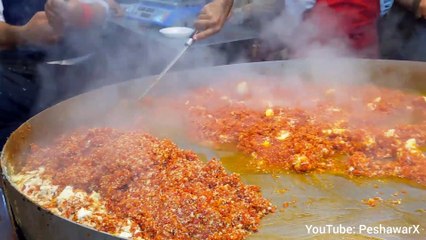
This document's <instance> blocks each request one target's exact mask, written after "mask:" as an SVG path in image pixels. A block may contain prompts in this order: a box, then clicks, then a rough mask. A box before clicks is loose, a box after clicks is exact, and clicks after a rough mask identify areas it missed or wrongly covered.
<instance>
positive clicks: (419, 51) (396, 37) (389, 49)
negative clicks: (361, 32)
mask: <svg viewBox="0 0 426 240" xmlns="http://www.w3.org/2000/svg"><path fill="white" fill-rule="evenodd" d="M379 33H380V46H381V55H382V58H385V59H397V60H414V61H426V47H424V43H425V42H426V20H425V19H423V18H421V19H417V18H416V17H415V16H414V14H413V13H412V12H409V11H407V10H406V9H405V8H403V7H402V6H399V5H398V4H394V6H393V7H392V10H391V11H390V12H389V13H388V14H387V15H386V16H385V17H384V18H383V19H381V21H380V24H379Z"/></svg>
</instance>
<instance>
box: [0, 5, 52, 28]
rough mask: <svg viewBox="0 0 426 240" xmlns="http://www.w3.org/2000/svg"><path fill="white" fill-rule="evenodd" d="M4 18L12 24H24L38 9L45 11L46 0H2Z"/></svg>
mask: <svg viewBox="0 0 426 240" xmlns="http://www.w3.org/2000/svg"><path fill="white" fill-rule="evenodd" d="M2 2H3V8H4V10H3V15H4V20H5V21H6V22H7V23H9V24H12V25H24V24H25V23H27V22H28V21H29V20H30V19H31V18H32V16H34V14H35V13H36V12H38V11H44V4H45V3H46V0H2Z"/></svg>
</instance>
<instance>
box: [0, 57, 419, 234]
mask: <svg viewBox="0 0 426 240" xmlns="http://www.w3.org/2000/svg"><path fill="white" fill-rule="evenodd" d="M323 61H324V60H319V61H318V62H306V61H304V60H302V61H278V62H263V63H249V64H238V65H229V66H221V67H214V68H205V69H198V70H192V71H184V72H179V73H171V74H170V76H169V78H168V81H162V82H161V83H160V84H161V88H159V90H160V91H159V94H163V95H164V94H171V93H181V94H184V93H185V91H186V90H187V89H188V88H198V87H208V86H209V85H211V84H212V83H217V82H219V83H220V82H227V83H238V82H239V81H241V79H244V81H247V82H248V84H250V79H254V80H255V79H259V78H264V79H265V84H268V82H269V83H270V81H282V82H283V84H286V81H287V83H288V81H292V82H293V83H294V81H295V79H294V78H288V79H283V78H282V77H280V76H283V75H284V74H288V73H289V72H290V71H291V72H292V73H299V72H300V74H301V75H303V76H306V80H308V81H309V80H310V79H309V77H310V75H309V74H310V69H311V67H313V66H323V65H321V63H323ZM342 62H347V63H350V64H354V65H357V66H362V67H363V70H364V71H363V74H364V73H365V74H366V76H367V75H368V77H369V78H371V79H373V82H372V84H380V85H383V86H387V87H394V88H400V89H408V90H410V89H411V90H416V92H419V91H420V92H423V93H424V92H426V81H423V78H424V75H425V74H426V67H425V66H426V64H425V63H417V62H405V61H379V60H350V59H347V60H344V59H342V60H339V63H342ZM339 71H344V70H343V69H340V70H339ZM350 73H353V72H350ZM342 74H344V73H342ZM254 76H255V77H254ZM274 76H276V77H274ZM402 76H404V81H402V79H401V77H402ZM200 78H202V81H200ZM364 83H365V82H364ZM146 85H147V83H146V79H142V80H141V79H138V80H135V81H129V82H125V83H121V84H117V85H114V86H109V87H105V88H102V89H99V90H96V91H93V92H89V93H86V94H83V95H80V96H77V97H74V98H72V99H69V100H67V101H64V102H62V103H60V104H58V105H55V106H53V107H51V108H49V109H47V110H45V111H43V112H41V113H39V114H38V115H36V116H35V117H33V118H31V119H30V120H28V121H27V122H26V123H25V124H23V125H22V126H20V127H19V128H18V129H17V130H16V131H15V132H14V133H13V134H12V136H11V137H10V138H9V139H8V141H7V143H6V145H5V146H4V148H3V152H2V155H1V171H2V175H3V179H2V180H3V183H4V190H5V194H6V197H7V200H8V204H9V206H10V209H11V210H12V212H13V214H14V221H15V222H16V223H17V225H18V227H19V229H20V230H21V231H22V234H23V235H24V237H25V239H29V240H32V239H43V240H53V239H55V240H56V239H61V240H62V239H86V240H91V239H108V240H118V239H119V238H118V237H115V236H112V235H109V234H106V233H103V232H99V231H95V230H94V229H92V228H89V227H85V226H83V225H80V224H77V223H74V222H72V221H69V220H67V219H64V218H62V217H59V216H57V215H54V214H52V213H50V212H48V211H47V210H45V209H44V208H43V207H41V206H39V205H37V204H36V203H34V202H31V201H30V200H29V199H28V198H27V197H25V196H24V195H23V194H22V193H21V192H20V191H18V190H17V189H16V188H15V186H14V185H13V184H11V181H10V179H11V176H13V174H14V168H16V167H19V165H20V164H21V161H22V160H23V158H21V156H22V155H23V154H25V153H26V152H27V151H28V150H29V149H30V143H36V144H43V143H44V142H46V141H51V140H53V139H55V138H57V137H58V136H59V135H61V134H64V133H65V132H66V131H67V130H70V129H75V128H79V127H96V126H113V127H120V126H129V125H128V124H129V123H131V122H132V121H133V120H134V119H133V118H134V117H135V116H134V113H135V112H137V111H141V108H138V107H137V104H135V105H129V106H128V108H123V107H120V108H117V112H115V114H111V108H114V107H116V106H117V103H118V102H120V101H123V100H131V99H134V98H137V97H138V96H139V94H140V91H139V89H141V88H143V87H146ZM169 89H173V90H174V91H173V92H171V91H170V90H169ZM162 90H164V91H162ZM111 93H113V94H111ZM99 103H102V104H99ZM120 106H121V105H120ZM144 109H146V106H144ZM158 110H159V109H158V108H156V109H152V111H158ZM168 110H169V109H167V106H164V109H161V111H164V112H165V114H166V115H167V118H169V119H165V120H164V121H166V120H173V121H175V120H174V117H176V116H175V115H173V112H172V111H170V112H168ZM144 116H147V118H149V117H150V115H149V112H146V115H144ZM114 117H119V120H120V121H117V119H115V118H114ZM406 117H409V116H406ZM164 121H158V119H155V120H153V122H152V126H146V127H147V128H149V131H150V132H152V133H153V134H154V135H156V136H159V137H168V138H171V139H172V140H173V141H174V142H176V143H177V144H178V145H179V146H180V147H183V148H185V149H192V150H194V151H196V152H198V153H200V154H202V155H205V156H207V158H210V157H212V156H220V157H223V159H224V160H226V159H227V160H228V161H232V160H234V157H232V155H230V153H227V152H224V151H223V152H213V151H212V150H211V149H207V148H204V147H202V146H200V145H199V144H198V143H194V142H192V141H190V140H189V139H183V138H182V137H180V136H179V135H178V134H172V132H179V131H182V127H181V126H180V125H179V123H178V122H177V123H176V126H173V128H172V127H171V126H170V125H167V124H166V123H164ZM175 122H176V121H175ZM228 170H230V171H232V170H234V169H228ZM241 178H242V180H243V181H244V182H246V183H248V184H256V185H259V186H260V187H261V188H262V192H263V195H264V196H265V197H266V198H268V199H270V200H272V202H273V203H274V204H275V205H276V206H277V207H278V209H277V212H276V213H274V214H271V215H270V216H268V217H266V218H265V219H264V220H262V222H261V226H260V228H259V232H258V233H255V234H253V235H251V236H250V237H249V238H248V239H252V240H253V239H262V240H263V239H283V238H286V239H300V238H303V239H313V238H315V239H316V238H321V237H323V238H322V239H341V238H342V237H343V236H342V235H322V236H317V235H316V236H315V237H312V235H310V234H308V233H307V229H306V227H305V226H306V225H314V226H325V225H326V224H332V225H334V226H339V224H342V225H343V226H351V227H352V226H355V227H356V226H358V225H360V224H365V225H366V226H378V224H379V223H382V224H389V225H392V226H412V225H413V224H416V225H417V224H419V225H421V227H420V229H421V228H425V227H426V213H425V212H424V207H425V205H424V203H425V201H426V191H425V189H424V188H417V187H413V186H411V185H408V184H406V183H404V182H398V181H393V180H374V179H372V180H366V179H359V180H354V179H355V178H354V179H353V180H350V179H347V178H344V177H339V176H333V175H314V174H307V175H305V174H283V175H274V176H271V175H270V174H253V175H252V174H246V173H242V174H241ZM402 191H405V192H406V193H404V194H399V195H398V196H397V197H395V198H400V199H401V202H402V203H401V204H400V205H390V204H387V203H386V202H383V204H379V205H378V206H376V207H374V208H372V207H369V206H365V205H364V204H362V203H361V200H362V199H365V198H370V197H376V196H380V197H382V198H383V199H384V200H388V199H390V197H389V196H392V194H394V193H397V192H398V193H401V192H402ZM283 192H285V193H283ZM378 192H380V193H381V195H378ZM293 200H295V201H296V202H295V204H294V207H293V206H290V207H288V208H286V209H283V207H282V205H283V204H284V203H285V202H292V201H293ZM422 209H423V210H422ZM416 210H418V211H417V212H416ZM376 224H377V225H376ZM425 234H426V233H425V232H424V230H421V234H420V235H406V236H405V239H407V238H411V237H413V236H414V237H416V238H418V239H425V237H426V236H425ZM348 237H349V238H350V239H364V236H360V235H356V234H354V235H350V236H348ZM376 237H384V238H386V239H388V238H391V239H404V236H401V235H376Z"/></svg>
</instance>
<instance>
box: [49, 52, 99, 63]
mask: <svg viewBox="0 0 426 240" xmlns="http://www.w3.org/2000/svg"><path fill="white" fill-rule="evenodd" d="M92 55H93V54H92V53H90V54H86V55H84V56H80V57H75V58H68V59H63V60H55V61H49V62H46V63H47V64H50V65H62V66H71V65H75V64H78V63H81V62H84V61H86V60H87V59H89V58H90V57H92Z"/></svg>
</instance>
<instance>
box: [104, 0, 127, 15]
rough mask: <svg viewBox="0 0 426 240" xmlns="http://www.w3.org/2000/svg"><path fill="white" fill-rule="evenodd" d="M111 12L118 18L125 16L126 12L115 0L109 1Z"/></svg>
mask: <svg viewBox="0 0 426 240" xmlns="http://www.w3.org/2000/svg"><path fill="white" fill-rule="evenodd" d="M107 2H108V5H109V8H110V10H111V12H112V13H113V14H114V16H116V17H122V16H123V15H124V10H123V8H122V7H121V6H120V4H118V3H117V2H116V1H115V0H107Z"/></svg>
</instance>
